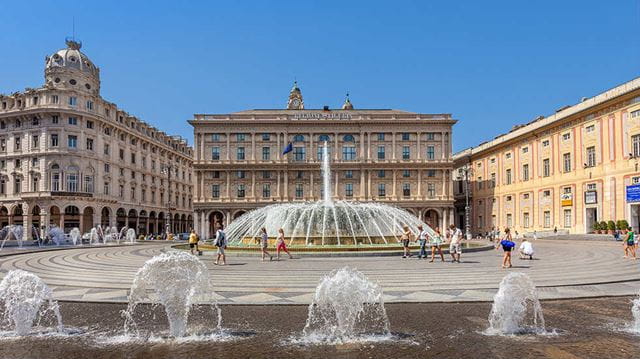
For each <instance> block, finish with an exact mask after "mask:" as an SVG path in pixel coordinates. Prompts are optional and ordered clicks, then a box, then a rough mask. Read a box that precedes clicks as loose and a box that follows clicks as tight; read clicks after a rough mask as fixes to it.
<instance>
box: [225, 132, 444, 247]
mask: <svg viewBox="0 0 640 359" xmlns="http://www.w3.org/2000/svg"><path fill="white" fill-rule="evenodd" d="M322 151H323V152H322V153H323V158H322V178H323V196H322V199H321V200H319V201H316V202H291V203H279V204H273V205H269V206H266V207H262V208H258V209H255V210H253V211H250V212H247V213H245V214H244V215H242V216H241V217H239V218H237V219H235V220H234V221H233V222H231V224H230V225H229V227H227V229H226V231H225V233H226V235H227V238H228V241H229V243H230V244H235V245H238V244H246V245H250V244H255V245H257V243H256V242H255V241H254V238H256V237H258V236H259V233H260V229H261V228H263V227H264V228H266V229H267V233H269V234H272V235H275V233H277V231H278V229H279V228H283V229H284V232H285V235H286V236H287V238H288V239H289V240H288V242H289V243H288V244H289V245H295V244H299V245H359V244H369V245H384V244H388V243H397V242H399V241H400V236H401V234H402V231H403V229H402V227H403V226H404V225H407V226H409V228H411V230H412V231H413V232H414V233H417V232H418V229H417V227H418V226H419V225H422V227H423V228H424V229H425V230H427V231H428V232H429V233H430V234H431V235H434V234H435V232H434V231H433V230H432V229H431V228H430V227H429V226H428V225H427V224H425V223H424V222H422V221H421V220H420V219H419V218H417V217H416V216H414V215H413V214H411V213H409V212H407V211H405V210H403V209H400V208H397V207H393V206H391V205H387V204H383V203H380V202H356V201H342V200H340V201H334V200H333V199H332V196H331V169H330V164H329V151H328V146H327V143H326V142H325V144H324V147H323V149H322Z"/></svg>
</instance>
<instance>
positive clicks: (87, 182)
mask: <svg viewBox="0 0 640 359" xmlns="http://www.w3.org/2000/svg"><path fill="white" fill-rule="evenodd" d="M83 186H84V192H86V193H93V176H90V175H85V176H84V183H83Z"/></svg>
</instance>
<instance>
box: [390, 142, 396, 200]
mask: <svg viewBox="0 0 640 359" xmlns="http://www.w3.org/2000/svg"><path fill="white" fill-rule="evenodd" d="M391 149H392V150H393V151H392V152H391V159H392V160H395V159H396V133H395V132H392V133H391ZM394 191H395V189H394Z"/></svg>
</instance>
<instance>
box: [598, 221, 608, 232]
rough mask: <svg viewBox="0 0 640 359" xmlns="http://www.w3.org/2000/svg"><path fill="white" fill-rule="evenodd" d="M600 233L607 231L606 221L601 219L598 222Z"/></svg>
mask: <svg viewBox="0 0 640 359" xmlns="http://www.w3.org/2000/svg"><path fill="white" fill-rule="evenodd" d="M598 233H601V234H604V233H607V222H605V221H602V222H600V232H598Z"/></svg>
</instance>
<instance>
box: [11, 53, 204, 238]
mask: <svg viewBox="0 0 640 359" xmlns="http://www.w3.org/2000/svg"><path fill="white" fill-rule="evenodd" d="M80 48H81V43H80V42H77V41H74V40H67V47H66V48H64V49H61V50H59V51H57V52H55V53H54V54H52V55H51V56H47V57H46V59H45V71H44V73H45V84H44V85H43V86H42V87H39V88H27V89H26V90H25V91H23V92H16V93H13V94H10V95H0V226H6V225H9V224H18V225H26V228H32V227H31V225H35V226H36V228H38V227H40V228H41V229H43V230H46V229H47V227H48V226H50V225H55V226H60V227H62V228H64V229H65V231H67V232H68V231H69V230H70V229H71V228H73V227H78V228H79V229H80V230H81V232H82V233H85V232H88V231H89V230H90V228H92V227H93V226H94V225H97V224H101V225H103V226H104V225H108V226H117V227H119V228H120V227H123V226H128V227H130V228H135V229H136V232H137V233H143V234H144V233H149V232H153V233H160V232H164V231H165V225H166V224H168V223H170V224H171V227H172V228H171V229H172V230H173V231H174V232H180V231H187V230H188V228H190V227H191V226H192V224H191V223H192V221H193V217H192V209H191V208H192V184H191V183H192V155H193V150H192V148H190V147H189V146H188V145H187V142H186V141H185V140H183V139H182V138H179V137H177V136H170V135H167V134H166V133H164V132H162V131H160V130H158V129H157V128H155V127H153V126H151V125H149V124H147V123H145V122H143V121H141V120H139V119H138V118H136V117H134V116H131V115H129V114H128V113H126V112H125V111H123V110H122V109H119V108H118V107H117V106H116V105H115V104H113V103H110V102H108V101H106V100H104V99H103V98H102V97H101V96H100V70H99V69H98V67H96V66H95V65H94V64H93V62H91V60H90V59H89V58H88V57H87V56H86V55H85V54H84V53H82V52H81V51H80ZM24 235H25V239H30V238H31V235H32V231H31V230H26V231H24Z"/></svg>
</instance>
